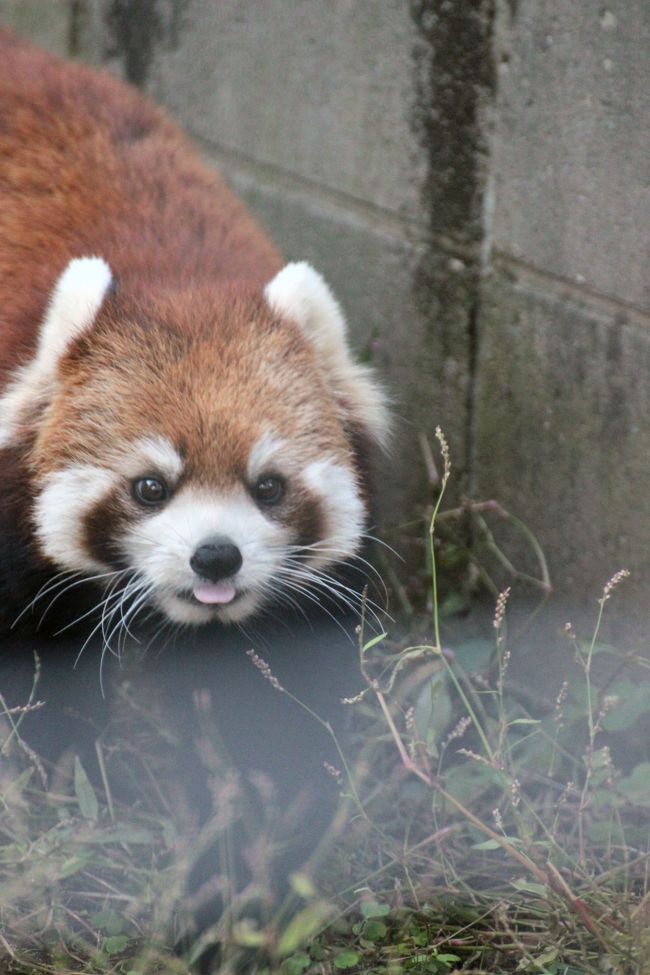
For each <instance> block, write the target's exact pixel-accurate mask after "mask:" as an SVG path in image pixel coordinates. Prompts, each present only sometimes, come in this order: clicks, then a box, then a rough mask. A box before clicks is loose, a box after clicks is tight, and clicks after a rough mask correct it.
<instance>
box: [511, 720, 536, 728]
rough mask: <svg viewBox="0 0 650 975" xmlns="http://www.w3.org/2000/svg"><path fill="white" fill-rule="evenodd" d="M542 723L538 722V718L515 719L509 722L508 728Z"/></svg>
mask: <svg viewBox="0 0 650 975" xmlns="http://www.w3.org/2000/svg"><path fill="white" fill-rule="evenodd" d="M541 723H542V722H541V721H538V720H537V718H515V719H514V721H509V722H508V727H509V728H512V727H513V725H516V724H541Z"/></svg>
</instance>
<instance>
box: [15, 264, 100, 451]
mask: <svg viewBox="0 0 650 975" xmlns="http://www.w3.org/2000/svg"><path fill="white" fill-rule="evenodd" d="M112 280H113V278H112V275H111V270H110V268H109V266H108V264H107V263H106V262H105V261H104V260H102V258H101V257H82V258H78V259H75V260H73V261H70V263H69V264H68V266H67V267H66V269H65V271H64V272H63V274H62V275H61V276H60V278H59V280H58V282H57V284H56V287H55V289H54V293H53V295H52V298H51V300H50V303H49V305H48V308H47V311H46V313H45V318H44V320H43V325H42V326H41V331H40V336H39V340H38V346H37V349H36V355H35V357H34V359H32V361H31V362H30V363H29V365H27V366H23V367H22V368H20V369H18V370H16V373H15V375H14V378H13V380H12V381H11V383H10V384H9V385H8V386H7V388H6V390H5V392H4V393H3V395H2V396H0V448H2V447H7V446H9V445H10V444H11V443H13V442H14V441H15V440H16V439H17V437H18V435H19V433H20V427H21V425H22V424H23V423H24V422H25V419H26V417H27V416H28V415H29V413H30V412H31V411H33V410H35V409H37V408H38V407H40V406H41V405H42V404H44V403H45V402H47V399H48V397H49V396H50V394H51V390H52V384H53V382H54V378H55V375H56V368H57V365H58V362H59V359H60V358H61V356H62V355H63V354H64V353H65V351H66V349H67V348H68V347H69V346H70V343H71V342H72V341H74V339H76V338H77V337H78V336H79V335H81V334H82V333H83V332H85V331H86V330H87V329H88V328H89V327H90V326H91V325H92V323H93V322H94V320H95V317H96V315H97V312H98V311H99V309H100V307H101V305H102V302H103V300H104V297H105V295H106V291H107V289H108V287H109V286H110V284H111V281H112Z"/></svg>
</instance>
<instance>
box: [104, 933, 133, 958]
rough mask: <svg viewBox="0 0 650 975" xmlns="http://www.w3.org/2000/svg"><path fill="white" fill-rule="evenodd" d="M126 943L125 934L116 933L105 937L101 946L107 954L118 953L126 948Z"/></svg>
mask: <svg viewBox="0 0 650 975" xmlns="http://www.w3.org/2000/svg"><path fill="white" fill-rule="evenodd" d="M128 943H129V939H128V938H127V936H126V935H125V934H116V935H114V936H113V937H111V938H106V940H105V941H104V944H103V946H102V947H103V949H104V951H105V952H106V954H107V955H119V954H121V952H123V951H124V950H125V949H126V947H127V945H128Z"/></svg>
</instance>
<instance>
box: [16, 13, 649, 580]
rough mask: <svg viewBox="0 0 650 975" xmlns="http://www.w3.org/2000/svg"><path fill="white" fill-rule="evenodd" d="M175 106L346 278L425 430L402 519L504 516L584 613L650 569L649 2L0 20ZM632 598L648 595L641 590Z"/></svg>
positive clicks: (401, 496)
mask: <svg viewBox="0 0 650 975" xmlns="http://www.w3.org/2000/svg"><path fill="white" fill-rule="evenodd" d="M0 21H2V22H5V23H10V24H13V25H14V26H15V27H16V29H17V30H19V31H22V32H24V33H26V34H28V35H30V36H33V37H35V38H36V39H38V40H39V41H40V42H41V43H46V44H48V45H49V46H50V47H52V48H53V49H54V50H56V51H58V52H61V51H67V52H68V53H70V54H72V55H73V56H76V57H80V58H83V59H85V60H88V61H90V62H93V63H101V64H106V65H108V66H109V67H110V68H111V69H112V70H115V71H118V72H119V73H121V74H123V75H125V76H126V77H128V78H129V79H130V80H132V81H133V82H135V83H136V84H139V85H141V86H142V87H143V88H145V89H146V90H148V91H149V92H150V93H151V94H152V95H153V96H154V97H155V98H156V99H158V100H159V101H161V102H162V103H164V104H165V105H167V106H168V108H169V109H170V110H171V112H172V113H173V114H175V115H176V116H177V117H178V118H179V120H180V121H181V122H182V124H183V125H184V127H185V128H186V129H188V130H189V132H190V133H191V134H192V135H193V136H194V137H195V138H196V139H197V140H198V142H199V144H200V145H201V147H202V149H203V151H204V153H205V156H206V158H207V159H208V160H209V161H210V162H211V163H213V164H214V165H216V166H218V167H219V168H220V169H221V170H222V171H223V172H224V173H225V175H226V176H227V177H228V178H229V179H230V181H231V183H232V184H233V186H235V188H236V189H237V190H238V191H239V192H240V193H241V194H242V195H243V196H244V197H245V198H246V200H247V201H248V203H249V204H250V206H251V207H252V209H253V210H254V211H255V212H256V213H257V215H258V216H259V218H260V220H261V221H262V223H263V224H264V225H265V226H266V227H267V228H268V230H269V232H270V233H271V234H272V236H273V237H274V238H275V240H276V241H277V242H278V243H279V245H280V246H281V247H282V248H283V250H284V252H285V253H286V255H287V257H306V258H307V259H309V260H311V261H313V263H314V264H315V265H316V266H318V267H319V268H320V269H321V270H322V271H323V272H324V273H325V275H326V276H327V277H328V278H329V279H330V281H331V283H332V285H333V287H334V288H335V290H336V292H337V293H338V295H339V297H340V299H341V301H342V303H343V304H344V306H345V308H346V309H347V311H348V314H349V318H350V323H351V328H352V331H353V336H354V341H355V343H356V344H357V346H358V348H359V349H360V350H362V351H366V352H367V351H371V353H372V357H373V359H374V361H375V363H376V364H377V366H378V368H379V369H380V370H381V371H382V372H383V374H384V375H385V376H386V377H387V380H388V382H389V384H390V386H391V388H392V391H393V395H394V398H395V400H396V411H397V413H398V415H399V416H400V417H401V421H400V422H401V426H400V431H399V435H398V437H397V446H396V457H395V459H394V460H393V461H392V462H391V464H390V467H389V471H388V472H387V473H388V474H389V476H387V477H386V478H385V481H386V484H387V487H386V490H385V509H386V511H387V513H389V514H388V517H389V518H390V520H393V521H399V520H400V519H404V520H407V519H409V518H411V517H412V511H413V505H414V504H417V503H420V504H421V503H422V502H423V501H424V500H426V494H427V489H426V477H425V469H424V465H423V463H422V462H421V458H420V454H419V447H418V433H419V432H420V431H424V432H425V433H427V434H428V435H429V436H430V437H431V436H432V434H433V430H434V428H435V426H436V424H438V423H440V424H441V425H442V426H443V428H444V429H445V430H446V432H447V435H448V438H449V440H450V443H451V446H452V451H453V458H454V465H455V469H456V471H455V474H456V476H455V486H456V491H457V493H462V492H470V493H471V494H472V495H473V496H475V497H486V496H495V497H498V498H499V499H500V500H501V501H502V503H503V504H504V505H505V506H506V507H510V508H511V509H512V510H513V511H514V512H516V513H517V514H518V515H519V516H520V517H522V518H523V519H524V520H526V521H527V522H528V523H529V524H530V526H531V527H532V528H533V530H535V531H536V532H537V533H538V535H539V536H540V538H541V540H542V542H543V543H544V544H545V547H546V549H547V553H548V556H549V560H550V563H551V569H552V573H553V575H554V578H555V581H556V582H557V584H558V586H559V587H560V588H563V587H566V586H571V587H572V589H573V591H574V592H576V593H589V594H591V595H593V594H594V592H596V593H597V592H598V590H599V587H600V584H601V583H602V582H603V581H604V579H606V578H607V576H608V575H609V574H610V573H611V572H613V571H614V570H615V569H618V568H619V567H620V566H621V565H626V566H628V567H630V568H632V569H633V571H635V574H636V578H637V591H638V592H644V591H645V588H646V584H645V580H646V579H647V577H648V570H649V569H650V518H648V517H647V515H648V514H649V513H650V512H649V511H648V508H650V501H649V500H648V497H649V494H648V491H647V489H646V484H648V483H649V480H650V479H649V477H648V475H649V474H650V450H649V449H648V447H649V446H650V437H649V435H648V420H647V417H648V409H647V405H648V404H647V403H646V400H647V399H648V397H649V396H650V377H649V370H648V368H646V366H647V365H648V366H650V349H649V348H648V341H649V340H648V338H647V336H648V335H650V333H649V332H648V325H649V324H650V287H649V284H650V282H649V280H648V274H647V266H648V232H647V227H648V225H649V221H648V217H649V216H650V214H649V213H648V210H649V208H650V200H649V197H650V190H649V188H648V128H649V126H648V121H649V119H648V111H649V110H648V99H647V92H648V91H649V90H650V77H649V70H650V67H649V66H650V8H649V7H648V5H647V2H646V0H613V2H612V3H609V4H594V3H593V2H592V0H462V2H461V0H410V2H406V0H328V2H325V0H137V2H135V0H69V2H65V0H59V2H57V0H0ZM629 591H631V589H630V590H629Z"/></svg>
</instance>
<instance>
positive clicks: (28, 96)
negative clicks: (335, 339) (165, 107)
mask: <svg viewBox="0 0 650 975" xmlns="http://www.w3.org/2000/svg"><path fill="white" fill-rule="evenodd" d="M0 198H1V200H2V206H0V294H1V295H2V356H1V360H2V361H1V365H0V369H2V371H3V372H4V374H5V375H6V372H7V371H8V370H10V369H12V368H13V367H14V366H15V365H16V363H17V362H18V361H23V360H24V358H25V355H26V353H28V352H29V351H31V349H32V348H33V345H34V339H35V333H36V329H37V327H38V325H39V324H40V321H41V319H42V314H43V309H44V306H45V304H46V301H47V298H48V295H49V294H50V292H51V290H52V287H53V285H54V282H55V281H56V279H57V277H58V275H59V274H60V273H61V272H62V271H63V269H64V267H65V266H66V264H67V263H68V261H69V260H70V259H71V258H72V257H79V256H83V255H92V254H99V255H101V256H102V257H104V258H105V260H106V261H108V263H109V265H110V266H111V268H112V269H113V271H114V273H115V274H116V276H117V278H118V280H119V287H120V294H121V295H123V296H124V298H125V299H126V300H129V299H138V300H139V301H140V302H141V303H144V304H146V303H148V302H150V301H151V299H152V296H153V295H155V294H156V292H157V291H158V290H159V289H160V287H161V286H163V285H165V286H167V287H187V286H195V285H201V284H205V283H207V282H209V283H211V284H212V285H214V284H216V283H218V282H219V281H222V280H226V279H227V280H231V281H232V280H236V281H240V282H242V283H243V284H246V285H248V286H249V287H255V288H257V289H258V290H259V289H260V288H261V287H262V286H263V285H265V284H266V283H267V282H268V281H269V280H270V279H271V278H272V277H273V275H274V274H275V273H276V272H277V271H278V270H279V268H280V266H281V261H280V258H279V255H278V254H277V253H276V251H275V250H274V248H273V247H272V246H271V244H270V243H269V242H268V240H267V239H266V238H265V237H264V235H263V234H262V233H261V231H260V230H259V229H258V227H257V226H256V225H255V223H254V222H253V220H252V219H251V218H250V217H249V215H248V214H247V212H246V210H245V209H244V207H243V206H242V204H241V203H240V202H239V201H238V200H237V199H236V198H235V197H234V196H233V195H232V193H230V191H229V190H228V189H227V187H226V186H225V184H224V182H223V181H222V180H221V179H220V177H219V176H218V175H216V174H215V173H214V172H212V171H211V170H209V169H208V168H207V167H206V166H204V165H203V163H202V162H201V160H200V159H199V157H198V155H197V153H196V152H195V150H194V149H193V148H192V147H191V146H190V145H189V143H188V142H187V140H186V139H185V138H184V136H183V135H182V134H181V133H180V131H179V130H178V128H177V127H176V126H175V125H174V124H173V123H172V122H171V121H169V120H168V118H167V117H166V116H165V115H164V113H163V112H161V111H160V110H159V109H158V108H156V107H155V106H154V105H153V104H152V103H151V102H150V101H149V100H147V99H145V98H143V97H142V96H141V95H140V94H139V93H137V92H135V91H133V90H131V89H129V88H127V87H126V86H124V85H122V84H121V83H120V82H118V81H116V80H115V79H113V78H111V77H110V76H109V75H107V74H102V73H98V72H95V71H91V70H89V69H87V68H84V67H82V66H80V65H71V64H65V63H63V62H61V61H59V60H57V59H56V58H53V57H51V56H49V55H47V54H45V53H43V52H41V51H37V50H35V49H34V48H32V47H30V46H29V45H26V44H24V43H22V42H20V41H18V40H17V39H16V38H15V37H13V36H12V35H11V34H9V33H8V32H7V31H5V30H2V29H0Z"/></svg>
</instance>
